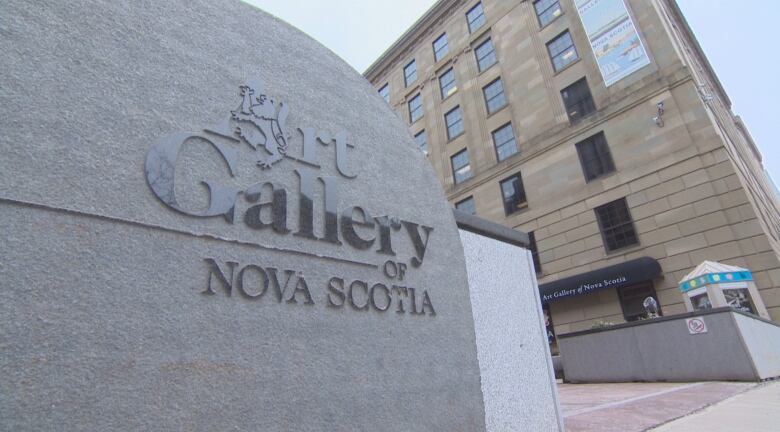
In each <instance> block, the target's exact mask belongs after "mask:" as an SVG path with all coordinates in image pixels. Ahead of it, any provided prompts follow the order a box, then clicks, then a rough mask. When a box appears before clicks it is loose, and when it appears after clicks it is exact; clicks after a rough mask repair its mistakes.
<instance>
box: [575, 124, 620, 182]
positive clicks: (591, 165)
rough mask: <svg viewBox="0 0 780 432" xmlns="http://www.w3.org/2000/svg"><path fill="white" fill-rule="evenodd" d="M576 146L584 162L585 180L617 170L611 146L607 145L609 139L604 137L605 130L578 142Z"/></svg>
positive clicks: (581, 160) (582, 162)
mask: <svg viewBox="0 0 780 432" xmlns="http://www.w3.org/2000/svg"><path fill="white" fill-rule="evenodd" d="M576 147H577V154H579V156H580V163H581V164H582V172H583V173H584V174H585V181H590V180H593V179H595V178H596V177H599V176H602V175H604V174H608V173H611V172H613V171H615V164H614V163H613V162H612V155H611V154H610V152H609V146H607V139H606V138H604V132H599V133H597V134H596V135H593V136H592V137H590V138H588V139H585V140H583V141H580V142H578V143H577V144H576Z"/></svg>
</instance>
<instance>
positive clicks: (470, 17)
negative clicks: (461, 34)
mask: <svg viewBox="0 0 780 432" xmlns="http://www.w3.org/2000/svg"><path fill="white" fill-rule="evenodd" d="M466 21H468V22H469V33H474V30H476V29H478V28H480V27H482V24H485V11H484V10H482V3H477V4H476V5H474V7H473V8H471V9H469V11H468V12H466Z"/></svg>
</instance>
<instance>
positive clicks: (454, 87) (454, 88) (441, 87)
mask: <svg viewBox="0 0 780 432" xmlns="http://www.w3.org/2000/svg"><path fill="white" fill-rule="evenodd" d="M449 73H452V81H450V83H449V84H452V87H451V90H452V91H451V92H449V93H448V94H444V85H443V84H442V78H444V77H445V76H446V75H447V74H449ZM457 91H458V80H457V78H456V77H455V68H454V67H450V68H449V69H447V70H446V71H444V73H442V74H440V75H439V95H441V100H445V99H447V98H448V97H450V96H452V95H453V94H455V93H456V92H457Z"/></svg>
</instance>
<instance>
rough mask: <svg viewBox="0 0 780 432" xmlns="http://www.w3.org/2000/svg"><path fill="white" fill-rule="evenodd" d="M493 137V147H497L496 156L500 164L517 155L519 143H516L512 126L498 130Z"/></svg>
mask: <svg viewBox="0 0 780 432" xmlns="http://www.w3.org/2000/svg"><path fill="white" fill-rule="evenodd" d="M492 135H493V145H494V146H495V147H496V155H497V156H498V161H499V162H501V161H502V160H504V159H506V158H508V157H509V156H512V155H513V154H515V153H517V142H516V141H515V133H514V131H513V130H512V125H511V124H506V125H504V126H502V127H500V128H498V129H496V130H495V131H493V134H492Z"/></svg>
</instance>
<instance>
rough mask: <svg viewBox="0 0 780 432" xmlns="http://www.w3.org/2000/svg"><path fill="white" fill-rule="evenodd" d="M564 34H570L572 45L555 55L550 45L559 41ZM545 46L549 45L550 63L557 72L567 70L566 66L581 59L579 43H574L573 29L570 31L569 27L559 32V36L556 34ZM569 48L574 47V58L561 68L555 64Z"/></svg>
mask: <svg viewBox="0 0 780 432" xmlns="http://www.w3.org/2000/svg"><path fill="white" fill-rule="evenodd" d="M564 36H569V41H571V45H569V46H567V47H566V48H565V49H564V50H561V51H559V52H558V53H557V54H555V55H553V53H552V51H551V50H550V45H552V44H553V43H555V42H557V41H558V40H559V39H561V38H562V37H564ZM545 47H547V55H548V56H549V57H550V63H551V64H552V67H553V71H554V72H555V73H556V74H557V73H559V72H561V71H563V70H565V69H566V68H568V67H569V66H571V65H572V64H574V63H575V62H577V60H579V59H580V53H579V52H578V51H577V45H576V44H575V43H574V38H573V37H572V35H571V31H569V29H566V30H564V31H562V32H561V33H559V34H558V36H555V37H554V38H552V39H550V41H549V42H547V43H546V44H545ZM569 48H572V49H573V50H574V59H573V60H571V61H569V62H567V63H566V64H564V65H562V66H561V67H560V69H559V68H558V67H557V66H556V65H555V59H556V58H557V57H559V56H561V55H562V54H564V53H565V52H567V51H568V50H569Z"/></svg>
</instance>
